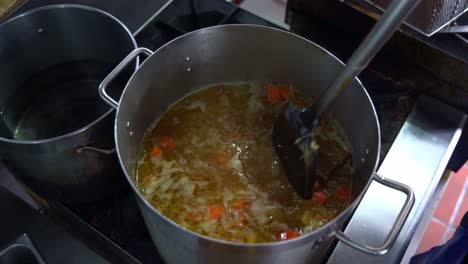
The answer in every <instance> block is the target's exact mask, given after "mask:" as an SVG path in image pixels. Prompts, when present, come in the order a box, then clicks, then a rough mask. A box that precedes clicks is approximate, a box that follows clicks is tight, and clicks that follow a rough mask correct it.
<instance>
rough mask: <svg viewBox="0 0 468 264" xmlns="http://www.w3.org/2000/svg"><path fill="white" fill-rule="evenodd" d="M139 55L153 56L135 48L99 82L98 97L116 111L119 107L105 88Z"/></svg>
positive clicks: (146, 50)
mask: <svg viewBox="0 0 468 264" xmlns="http://www.w3.org/2000/svg"><path fill="white" fill-rule="evenodd" d="M140 54H145V55H147V56H148V57H149V56H151V55H152V54H153V52H152V51H151V50H149V49H147V48H137V49H134V50H133V51H132V52H130V53H129V54H128V55H127V57H125V59H123V60H122V61H121V62H120V63H119V65H117V67H115V68H114V69H113V70H112V71H111V72H110V73H109V75H107V77H106V78H104V80H103V81H102V82H101V84H100V85H99V95H100V96H101V98H102V99H103V100H104V101H105V102H106V103H107V104H109V105H110V106H111V107H113V108H115V109H117V108H118V107H119V104H118V103H117V102H116V101H115V100H114V99H113V98H112V97H110V96H109V94H108V93H107V92H106V88H107V86H108V85H109V83H110V82H112V80H114V79H115V77H116V76H117V75H118V74H119V73H120V72H121V71H122V70H123V69H124V68H125V67H126V66H127V65H128V64H129V63H130V62H131V61H132V60H133V59H135V58H136V57H137V56H139V55H140Z"/></svg>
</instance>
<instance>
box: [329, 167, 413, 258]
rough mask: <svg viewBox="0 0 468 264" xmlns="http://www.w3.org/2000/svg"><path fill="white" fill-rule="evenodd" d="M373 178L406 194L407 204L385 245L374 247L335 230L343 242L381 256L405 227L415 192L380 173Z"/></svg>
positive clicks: (402, 209)
mask: <svg viewBox="0 0 468 264" xmlns="http://www.w3.org/2000/svg"><path fill="white" fill-rule="evenodd" d="M373 179H374V180H376V181H377V182H379V183H381V184H383V185H385V186H387V187H390V188H392V189H395V190H398V191H400V192H403V193H404V194H406V201H405V204H404V205H403V207H402V208H401V210H400V213H399V214H398V217H397V219H396V220H395V222H394V223H393V226H392V228H391V229H390V232H389V234H388V236H387V238H386V239H385V241H384V243H383V245H382V246H380V247H372V246H368V245H365V244H363V243H361V242H357V241H355V240H353V239H351V238H349V237H348V236H347V235H346V234H345V233H344V232H342V231H341V230H334V233H335V236H336V238H337V239H338V240H340V241H341V242H343V243H344V244H346V245H348V246H350V247H352V248H354V249H357V250H359V251H362V252H364V253H367V254H371V255H377V256H380V255H384V254H386V253H387V252H388V250H390V248H391V247H392V245H393V243H394V242H395V240H396V238H397V237H398V234H399V233H400V231H401V228H402V227H403V224H404V223H405V221H406V218H407V217H408V215H409V213H410V211H411V208H412V207H413V204H414V192H413V190H412V189H411V188H410V187H409V186H407V185H405V184H403V183H399V182H397V181H394V180H391V179H386V178H384V177H382V176H380V175H378V174H374V175H373Z"/></svg>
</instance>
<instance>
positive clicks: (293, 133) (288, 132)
mask: <svg viewBox="0 0 468 264" xmlns="http://www.w3.org/2000/svg"><path fill="white" fill-rule="evenodd" d="M302 113H303V109H300V108H298V107H297V106H295V105H293V104H290V103H288V104H285V105H284V106H283V109H282V111H281V112H280V114H279V115H278V117H277V118H276V120H275V123H274V126H273V136H272V140H273V146H274V148H275V150H276V154H277V155H278V158H279V159H280V161H281V163H282V166H283V169H284V171H285V174H286V177H287V178H288V180H289V182H290V183H291V185H292V187H293V188H294V190H295V191H296V192H297V194H299V195H300V196H301V197H302V198H304V199H310V198H312V195H313V190H314V184H315V170H316V160H317V147H316V145H315V143H314V140H313V138H314V137H313V136H314V135H313V131H314V129H311V128H310V127H306V126H304V123H305V122H304V120H303V116H304V115H302ZM307 123H308V124H313V123H314V122H313V120H312V122H310V123H309V122H307Z"/></svg>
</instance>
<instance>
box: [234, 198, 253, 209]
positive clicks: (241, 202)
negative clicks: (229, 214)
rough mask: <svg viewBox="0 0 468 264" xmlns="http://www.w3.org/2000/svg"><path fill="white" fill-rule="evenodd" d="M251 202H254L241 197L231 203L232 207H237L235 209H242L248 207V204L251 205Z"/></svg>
mask: <svg viewBox="0 0 468 264" xmlns="http://www.w3.org/2000/svg"><path fill="white" fill-rule="evenodd" d="M251 203H252V202H251V201H250V200H247V199H241V200H237V201H235V202H233V203H231V208H232V209H235V210H242V209H244V208H246V207H247V206H249V205H250V204H251Z"/></svg>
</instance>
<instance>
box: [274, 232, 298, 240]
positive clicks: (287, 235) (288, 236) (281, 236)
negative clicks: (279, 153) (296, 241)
mask: <svg viewBox="0 0 468 264" xmlns="http://www.w3.org/2000/svg"><path fill="white" fill-rule="evenodd" d="M300 236H301V234H299V233H298V232H295V231H285V232H281V233H279V234H278V235H277V239H278V240H288V239H293V238H296V237H300Z"/></svg>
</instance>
